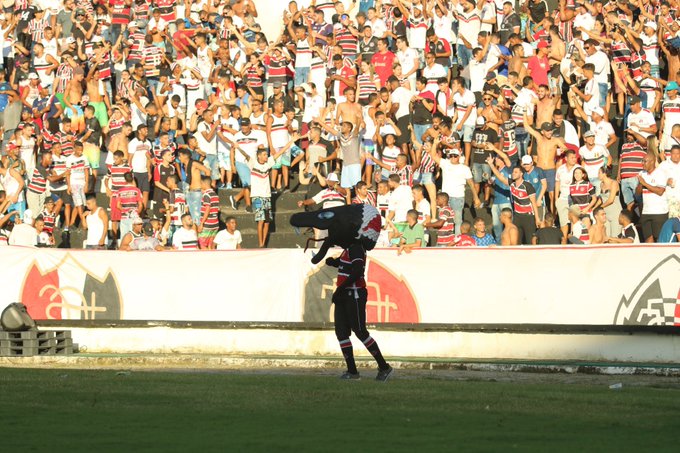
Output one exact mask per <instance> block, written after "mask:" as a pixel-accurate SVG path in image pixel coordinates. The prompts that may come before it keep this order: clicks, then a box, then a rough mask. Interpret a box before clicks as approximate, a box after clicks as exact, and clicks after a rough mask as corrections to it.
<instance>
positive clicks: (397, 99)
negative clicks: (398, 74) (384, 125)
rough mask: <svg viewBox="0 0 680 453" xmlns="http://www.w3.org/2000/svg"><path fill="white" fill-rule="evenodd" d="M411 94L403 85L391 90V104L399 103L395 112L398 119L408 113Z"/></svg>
mask: <svg viewBox="0 0 680 453" xmlns="http://www.w3.org/2000/svg"><path fill="white" fill-rule="evenodd" d="M411 97H413V96H412V94H411V93H410V92H409V91H408V90H407V89H406V88H404V87H399V88H397V89H396V90H394V91H393V92H392V95H391V96H390V98H391V99H392V103H393V104H399V108H398V109H397V112H396V113H395V115H394V116H395V118H397V119H399V118H401V117H404V116H406V115H408V113H409V103H410V102H411Z"/></svg>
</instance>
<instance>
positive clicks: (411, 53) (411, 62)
mask: <svg viewBox="0 0 680 453" xmlns="http://www.w3.org/2000/svg"><path fill="white" fill-rule="evenodd" d="M417 59H418V52H416V51H415V49H411V48H410V47H408V48H406V50H405V51H403V52H402V51H401V50H400V51H398V52H397V60H399V64H400V65H401V69H402V74H408V73H409V72H411V71H412V70H413V68H415V67H416V63H415V60H417ZM413 75H414V76H415V73H414V74H413Z"/></svg>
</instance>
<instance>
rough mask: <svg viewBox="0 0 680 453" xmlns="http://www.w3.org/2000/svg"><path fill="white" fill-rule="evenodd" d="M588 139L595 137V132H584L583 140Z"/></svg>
mask: <svg viewBox="0 0 680 453" xmlns="http://www.w3.org/2000/svg"><path fill="white" fill-rule="evenodd" d="M588 137H595V132H593V131H586V133H585V134H583V138H588Z"/></svg>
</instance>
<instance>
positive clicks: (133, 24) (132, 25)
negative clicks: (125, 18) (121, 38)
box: [128, 20, 139, 28]
mask: <svg viewBox="0 0 680 453" xmlns="http://www.w3.org/2000/svg"><path fill="white" fill-rule="evenodd" d="M130 27H139V25H138V24H137V21H134V20H131V21H130V23H129V24H128V28H130Z"/></svg>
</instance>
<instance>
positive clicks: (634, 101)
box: [628, 96, 640, 105]
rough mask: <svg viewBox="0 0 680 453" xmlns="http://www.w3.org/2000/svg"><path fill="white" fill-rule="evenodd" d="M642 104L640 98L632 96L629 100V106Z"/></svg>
mask: <svg viewBox="0 0 680 453" xmlns="http://www.w3.org/2000/svg"><path fill="white" fill-rule="evenodd" d="M639 103H640V97H639V96H630V97H629V98H628V104H630V105H633V104H639Z"/></svg>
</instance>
